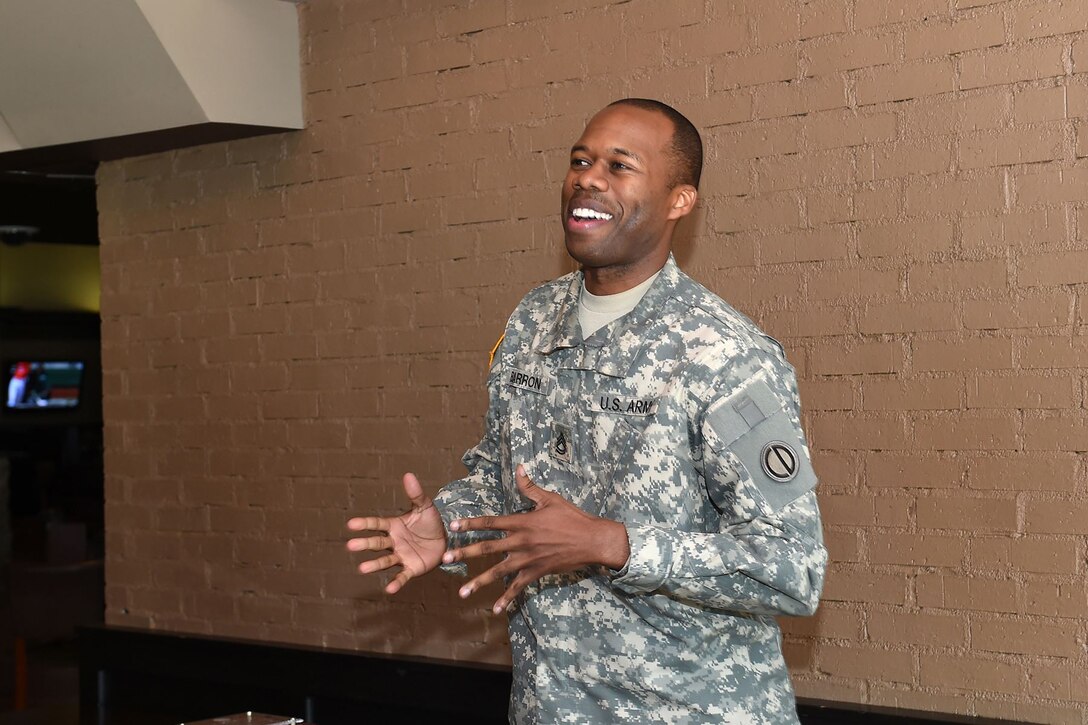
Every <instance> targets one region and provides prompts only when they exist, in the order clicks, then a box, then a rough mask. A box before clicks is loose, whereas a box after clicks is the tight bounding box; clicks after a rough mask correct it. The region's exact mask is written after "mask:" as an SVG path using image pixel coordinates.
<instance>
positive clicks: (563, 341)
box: [534, 254, 685, 377]
mask: <svg viewBox="0 0 1088 725" xmlns="http://www.w3.org/2000/svg"><path fill="white" fill-rule="evenodd" d="M684 278H685V275H684V273H683V272H681V271H680V268H679V267H677V266H676V260H675V259H674V258H673V256H672V254H669V258H668V259H667V260H666V261H665V266H664V267H662V269H661V274H659V275H658V276H657V279H655V280H654V282H653V284H652V285H650V289H648V290H647V291H646V294H645V295H643V297H642V299H641V300H639V303H638V304H637V305H635V308H634V309H633V310H631V311H630V312H628V313H627V314H626V315H624V316H623V317H620V318H619V319H616V320H613V321H612V322H610V323H609V324H607V325H605V326H604V327H602V328H601V329H600V330H597V331H596V332H595V333H593V334H592V335H590V336H589V338H588V339H585V340H583V339H582V328H581V326H580V325H579V323H578V295H579V294H580V292H581V289H582V282H583V279H584V277H583V274H582V272H580V271H579V272H576V273H574V274H572V275H571V276H570V280H569V282H568V283H567V285H566V286H565V287H561V288H560V290H559V292H558V295H557V299H556V303H557V304H556V314H555V317H554V318H553V320H552V322H551V324H550V325H545V326H543V327H542V328H541V331H540V334H539V335H538V336H537V344H535V345H534V348H535V349H536V351H537V352H539V353H541V354H543V355H550V354H551V353H553V352H554V351H556V350H558V349H562V348H576V347H583V348H584V351H583V355H581V356H579V357H580V358H582V359H583V360H584V362H585V364H583V365H577V367H579V368H587V369H595V370H597V371H598V372H601V373H604V374H605V375H611V376H615V377H624V376H626V375H627V371H628V370H629V369H630V367H631V363H632V362H633V361H634V359H635V357H636V356H637V355H638V353H639V351H640V350H641V349H642V347H643V346H644V345H645V344H646V343H647V342H649V341H650V339H652V337H651V336H650V335H648V334H647V331H648V328H649V327H651V326H653V325H659V324H661V323H663V322H665V323H667V322H668V320H666V319H664V317H663V316H662V311H663V308H664V305H665V303H666V302H668V300H669V299H670V298H672V297H678V296H683V295H682V290H683V289H684V286H685V285H684V284H683V280H684Z"/></svg>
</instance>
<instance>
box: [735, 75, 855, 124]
mask: <svg viewBox="0 0 1088 725" xmlns="http://www.w3.org/2000/svg"><path fill="white" fill-rule="evenodd" d="M847 105H848V104H847V99H846V84H845V82H844V80H843V79H842V78H841V77H835V76H832V77H829V78H820V79H801V80H800V81H796V82H793V83H770V84H767V85H765V86H760V87H759V88H758V89H757V90H756V110H755V118H776V117H779V116H796V115H799V114H802V113H811V112H813V111H826V110H829V109H833V108H845V107H846V106H847Z"/></svg>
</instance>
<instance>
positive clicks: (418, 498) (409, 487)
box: [401, 473, 431, 509]
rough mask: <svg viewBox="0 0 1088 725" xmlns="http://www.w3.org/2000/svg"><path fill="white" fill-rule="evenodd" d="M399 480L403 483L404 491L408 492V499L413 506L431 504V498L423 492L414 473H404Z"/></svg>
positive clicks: (418, 507) (423, 506)
mask: <svg viewBox="0 0 1088 725" xmlns="http://www.w3.org/2000/svg"><path fill="white" fill-rule="evenodd" d="M401 482H402V483H403V484H404V493H406V494H408V500H409V501H411V502H412V507H413V508H417V509H421V508H426V507H427V506H429V505H430V504H431V499H429V498H427V496H426V495H425V494H424V493H423V485H422V484H421V483H420V482H419V479H418V478H416V474H414V473H406V474H404V478H403V479H402V480H401Z"/></svg>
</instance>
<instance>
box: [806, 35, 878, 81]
mask: <svg viewBox="0 0 1088 725" xmlns="http://www.w3.org/2000/svg"><path fill="white" fill-rule="evenodd" d="M802 48H803V51H802V57H803V58H804V59H805V61H806V62H805V67H806V69H807V72H808V74H809V75H814V76H821V75H827V74H829V73H835V72H838V71H847V70H856V69H858V68H868V67H870V66H880V65H885V64H887V63H891V62H893V61H895V60H896V59H897V54H896V47H895V35H894V34H892V33H887V34H883V35H858V34H851V35H847V36H844V37H843V36H840V37H832V38H818V39H816V40H814V41H809V42H805V43H803V44H802Z"/></svg>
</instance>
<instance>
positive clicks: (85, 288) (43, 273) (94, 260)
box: [0, 243, 101, 312]
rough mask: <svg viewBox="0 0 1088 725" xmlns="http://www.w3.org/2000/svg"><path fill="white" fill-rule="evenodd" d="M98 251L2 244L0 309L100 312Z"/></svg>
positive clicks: (70, 246)
mask: <svg viewBox="0 0 1088 725" xmlns="http://www.w3.org/2000/svg"><path fill="white" fill-rule="evenodd" d="M100 291H101V278H100V273H99V266H98V247H97V246H95V245H90V244H33V243H26V244H19V245H9V244H0V307H9V308H11V307H17V308H21V309H25V310H69V311H79V312H98V311H99V295H100Z"/></svg>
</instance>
